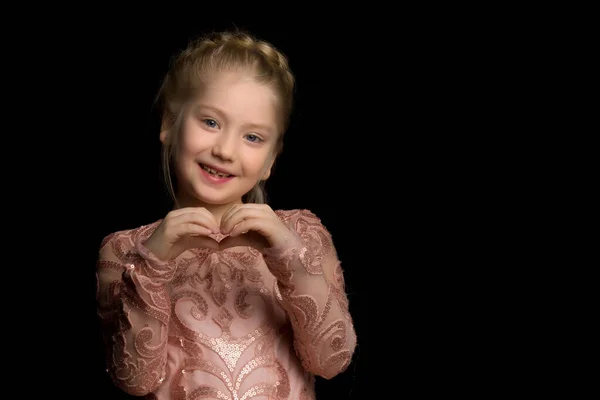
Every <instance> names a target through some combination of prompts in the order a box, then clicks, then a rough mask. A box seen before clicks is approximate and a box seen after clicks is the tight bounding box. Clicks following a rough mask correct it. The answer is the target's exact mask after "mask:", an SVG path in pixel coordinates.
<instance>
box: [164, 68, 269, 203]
mask: <svg viewBox="0 0 600 400" xmlns="http://www.w3.org/2000/svg"><path fill="white" fill-rule="evenodd" d="M275 107H276V96H275V93H274V91H273V90H272V89H271V88H270V87H269V86H266V85H263V84H260V83H256V82H254V81H253V80H252V79H250V78H249V77H248V75H246V74H243V73H239V72H237V73H236V72H227V73H221V74H217V76H216V77H215V79H213V80H212V81H211V82H210V83H209V84H208V85H207V86H206V87H205V90H204V91H203V92H202V94H201V95H200V96H199V97H198V98H197V99H196V101H194V102H193V103H192V104H191V106H190V108H189V110H188V112H187V116H186V117H185V120H184V122H183V125H182V132H181V136H180V142H179V143H180V146H179V154H178V156H177V159H176V162H175V167H176V173H177V177H178V193H177V196H178V199H179V201H180V203H181V204H182V205H184V206H205V207H206V206H210V205H220V206H223V205H230V204H235V203H241V202H242V196H243V195H244V194H246V193H247V192H248V191H250V189H252V187H253V186H254V185H256V184H257V183H258V182H259V181H260V180H264V179H267V178H268V177H269V175H270V172H271V167H272V165H273V161H274V157H273V155H274V154H273V149H274V148H275V144H276V142H277V136H278V134H279V133H278V131H277V114H276V108H275ZM164 135H165V133H161V139H163V140H164Z"/></svg>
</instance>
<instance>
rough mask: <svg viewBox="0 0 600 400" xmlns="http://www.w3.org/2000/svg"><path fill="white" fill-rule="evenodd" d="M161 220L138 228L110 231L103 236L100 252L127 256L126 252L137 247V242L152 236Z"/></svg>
mask: <svg viewBox="0 0 600 400" xmlns="http://www.w3.org/2000/svg"><path fill="white" fill-rule="evenodd" d="M160 222H161V221H160V220H159V221H155V222H152V223H150V224H146V225H142V226H139V227H136V228H130V229H123V230H119V231H115V232H111V233H109V234H108V235H106V236H104V237H103V239H102V241H101V243H100V248H99V252H100V254H101V255H103V254H108V253H112V254H115V255H117V256H118V257H119V258H122V257H123V256H126V254H127V253H128V252H129V251H130V250H132V249H133V248H134V247H135V243H136V242H138V241H140V240H145V239H147V238H148V237H150V235H151V234H152V232H154V230H155V229H156V227H157V226H158V224H160Z"/></svg>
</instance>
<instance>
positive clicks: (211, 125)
mask: <svg viewBox="0 0 600 400" xmlns="http://www.w3.org/2000/svg"><path fill="white" fill-rule="evenodd" d="M202 122H204V123H205V124H206V125H207V126H208V127H209V128H217V127H218V126H219V124H218V123H217V121H215V120H214V119H212V118H205V119H203V120H202Z"/></svg>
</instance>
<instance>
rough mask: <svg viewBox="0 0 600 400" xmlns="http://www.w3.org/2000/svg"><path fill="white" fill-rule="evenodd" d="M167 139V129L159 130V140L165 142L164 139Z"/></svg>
mask: <svg viewBox="0 0 600 400" xmlns="http://www.w3.org/2000/svg"><path fill="white" fill-rule="evenodd" d="M166 139H167V130H166V129H165V130H162V131H160V142H161V143H162V144H165V140H166Z"/></svg>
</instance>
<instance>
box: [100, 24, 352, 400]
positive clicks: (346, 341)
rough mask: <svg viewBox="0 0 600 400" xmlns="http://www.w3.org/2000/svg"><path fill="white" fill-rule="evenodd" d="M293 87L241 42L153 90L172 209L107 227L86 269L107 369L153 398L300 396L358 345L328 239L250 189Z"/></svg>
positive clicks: (177, 68) (127, 387) (263, 51)
mask: <svg viewBox="0 0 600 400" xmlns="http://www.w3.org/2000/svg"><path fill="white" fill-rule="evenodd" d="M293 88H294V77H293V75H292V73H291V72H290V70H289V68H288V64H287V61H286V58H285V57H284V56H283V55H282V54H281V53H279V52H278V51H277V50H276V49H275V48H273V47H272V46H271V45H269V44H268V43H265V42H264V41H259V40H257V39H255V38H253V37H251V36H249V35H247V34H242V33H222V34H214V35H211V36H208V37H205V38H203V39H202V40H199V41H197V42H194V43H192V44H191V45H190V46H189V47H188V48H187V49H186V50H184V51H183V52H182V53H181V54H180V55H179V57H178V58H177V59H176V60H174V62H173V64H172V68H171V70H170V71H169V72H168V74H167V76H166V78H165V80H164V83H163V86H162V88H161V91H160V98H161V100H162V102H161V104H162V129H161V132H160V140H161V142H162V143H163V155H164V158H163V160H164V163H163V166H164V169H165V177H166V179H167V182H168V187H169V190H170V192H171V194H172V195H173V200H174V207H173V210H172V211H171V212H169V213H168V214H167V215H166V216H165V218H164V219H161V220H159V221H156V222H154V223H152V224H149V225H145V226H142V227H139V228H135V229H130V230H125V231H120V232H115V233H112V234H110V235H108V236H107V237H106V238H105V239H104V240H103V242H102V244H101V247H100V252H99V259H98V264H97V277H98V310H99V315H100V317H101V319H102V326H103V328H104V337H105V343H106V346H107V355H108V359H107V362H108V371H109V373H110V376H111V378H112V380H113V381H114V383H115V384H116V385H117V386H118V387H120V388H121V389H122V390H124V391H125V392H127V393H129V394H132V395H136V396H143V395H147V398H150V399H199V398H215V399H240V400H241V399H249V398H254V397H256V398H264V399H267V398H268V399H312V398H314V379H313V377H314V376H315V375H319V376H322V377H324V378H326V379H330V378H332V377H334V376H336V375H337V374H339V373H341V372H342V371H344V370H345V369H346V367H347V366H348V364H349V363H350V361H351V359H352V355H353V352H354V349H355V346H356V336H355V332H354V329H353V323H352V319H351V316H350V315H349V313H348V301H347V298H346V294H345V292H344V279H343V275H342V270H341V267H340V262H339V260H338V258H337V254H336V250H335V248H334V245H333V243H332V238H331V236H330V234H329V232H328V231H327V230H326V228H325V227H324V226H323V225H322V224H321V222H320V220H319V219H318V218H317V216H315V215H314V214H313V213H311V212H310V211H307V210H285V211H284V210H279V211H273V210H272V209H271V208H270V207H269V206H268V205H266V204H264V194H263V184H264V182H265V180H266V179H267V178H268V177H269V174H270V172H271V168H272V166H273V162H274V161H275V158H276V156H277V155H278V153H279V152H280V151H281V149H282V143H283V134H284V132H285V131H286V129H287V124H288V119H289V116H290V113H291V108H292V94H293Z"/></svg>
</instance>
